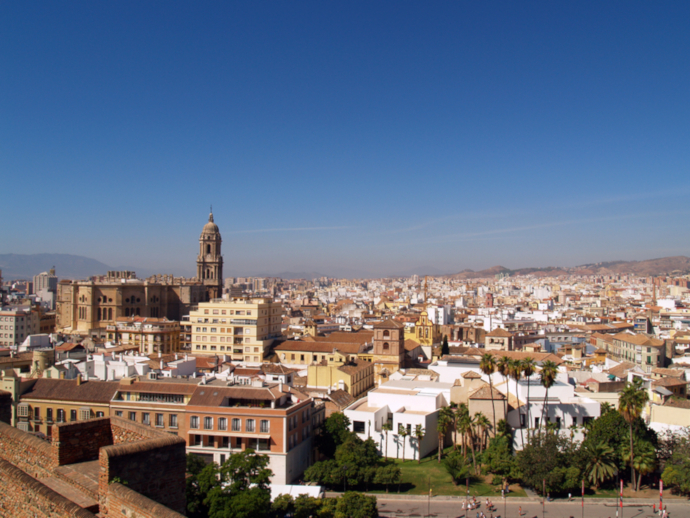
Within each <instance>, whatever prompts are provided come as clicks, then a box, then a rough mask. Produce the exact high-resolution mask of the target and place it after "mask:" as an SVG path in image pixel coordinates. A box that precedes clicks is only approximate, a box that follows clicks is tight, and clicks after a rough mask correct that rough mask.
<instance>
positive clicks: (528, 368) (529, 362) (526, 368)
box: [521, 356, 537, 442]
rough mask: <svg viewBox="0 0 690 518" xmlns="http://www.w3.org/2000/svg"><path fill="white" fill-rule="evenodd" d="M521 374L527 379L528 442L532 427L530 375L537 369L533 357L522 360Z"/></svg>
mask: <svg viewBox="0 0 690 518" xmlns="http://www.w3.org/2000/svg"><path fill="white" fill-rule="evenodd" d="M521 363H522V374H523V375H524V376H525V379H526V380H527V442H529V441H530V440H531V439H530V437H531V434H530V430H531V428H532V414H531V407H530V398H529V389H530V386H531V385H532V379H531V377H532V375H533V374H534V373H535V372H536V371H537V363H536V362H535V361H534V359H533V358H532V357H530V356H528V357H527V358H525V359H523V360H522V362H521Z"/></svg>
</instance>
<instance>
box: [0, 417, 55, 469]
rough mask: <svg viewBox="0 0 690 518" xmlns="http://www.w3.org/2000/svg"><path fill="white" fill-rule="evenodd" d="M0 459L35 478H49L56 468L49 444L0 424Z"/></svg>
mask: <svg viewBox="0 0 690 518" xmlns="http://www.w3.org/2000/svg"><path fill="white" fill-rule="evenodd" d="M0 458H2V459H4V460H6V461H8V462H11V463H12V464H14V465H15V466H17V467H18V468H20V469H21V470H22V471H25V472H27V473H28V474H29V475H31V476H32V477H37V478H43V477H48V476H50V475H51V470H52V469H53V468H54V467H55V466H56V464H55V462H54V460H53V451H52V447H51V445H50V443H49V442H47V441H44V440H43V439H39V438H38V437H35V436H33V435H31V434H28V433H26V432H22V431H21V430H18V429H17V428H12V427H11V426H9V425H7V424H5V423H0Z"/></svg>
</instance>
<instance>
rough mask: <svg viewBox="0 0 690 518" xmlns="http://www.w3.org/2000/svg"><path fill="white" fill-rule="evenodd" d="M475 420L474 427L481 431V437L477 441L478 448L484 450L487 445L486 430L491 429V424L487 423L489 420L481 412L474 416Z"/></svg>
mask: <svg viewBox="0 0 690 518" xmlns="http://www.w3.org/2000/svg"><path fill="white" fill-rule="evenodd" d="M474 419H475V426H476V427H477V428H479V429H480V430H481V432H482V433H481V437H480V440H479V447H480V449H481V450H484V448H485V447H486V445H487V444H488V436H489V433H488V429H489V428H491V423H490V422H489V418H488V417H486V416H485V415H484V414H483V413H482V412H477V413H476V414H475V415H474Z"/></svg>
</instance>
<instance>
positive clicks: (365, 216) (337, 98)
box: [0, 1, 690, 275]
mask: <svg viewBox="0 0 690 518" xmlns="http://www.w3.org/2000/svg"><path fill="white" fill-rule="evenodd" d="M689 27H690V2H687V1H682V2H630V1H625V2H601V1H596V2H552V1H548V2H514V1H511V2H459V1H453V2H360V3H358V2H351V1H348V2H323V1H318V2H313V3H312V2H243V3H231V2H212V3H210V2H172V1H161V2H151V1H150V2H93V1H89V2H28V1H27V2H3V3H2V4H0V46H1V47H0V71H1V72H0V174H1V178H2V182H1V185H2V198H1V202H0V216H1V217H2V219H1V221H2V224H1V225H0V253H11V252H12V253H38V252H61V253H74V254H80V255H85V256H89V257H93V258H95V259H98V260H101V261H103V262H105V263H107V264H110V265H112V266H116V265H135V266H136V265H139V266H141V267H146V268H153V269H158V270H161V271H165V272H172V271H174V272H175V273H186V274H191V273H192V271H193V266H194V261H195V256H196V253H197V240H198V236H199V233H200V231H201V228H202V226H203V224H204V223H205V221H206V218H207V216H208V207H209V204H211V203H212V204H213V210H214V214H215V220H216V222H217V223H218V224H219V226H220V228H221V232H222V234H223V240H224V255H225V261H226V265H227V266H226V274H227V275H233V274H235V275H240V274H257V273H275V272H280V271H285V270H292V271H294V270H296V269H298V270H299V271H313V270H316V271H320V272H324V273H327V274H328V273H331V272H340V271H344V270H345V269H348V268H349V269H352V270H355V271H366V272H371V273H373V274H388V273H395V272H399V271H404V270H407V269H410V268H415V267H418V266H432V267H434V268H436V269H438V270H440V271H443V272H457V271H460V270H462V269H465V268H472V269H482V268H485V267H490V266H493V265H496V264H501V265H504V266H507V267H511V268H518V267H524V266H546V265H576V264H582V263H585V262H595V261H601V260H614V259H646V258H653V257H663V256H668V255H690V225H688V222H689V221H690V217H689V216H690V209H689V208H688V203H687V200H688V195H690V172H689V170H688V165H689V164H690V95H689V93H690V62H689V61H690V30H688V28H689Z"/></svg>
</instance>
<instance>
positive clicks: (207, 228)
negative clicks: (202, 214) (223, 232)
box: [201, 212, 220, 234]
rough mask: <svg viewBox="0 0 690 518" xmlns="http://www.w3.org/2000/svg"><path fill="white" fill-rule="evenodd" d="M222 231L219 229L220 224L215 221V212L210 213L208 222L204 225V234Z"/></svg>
mask: <svg viewBox="0 0 690 518" xmlns="http://www.w3.org/2000/svg"><path fill="white" fill-rule="evenodd" d="M219 232H220V231H219V230H218V225H216V224H215V223H214V222H213V212H211V213H210V214H209V215H208V223H206V224H205V225H204V229H203V230H202V231H201V233H202V234H217V233H219Z"/></svg>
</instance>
